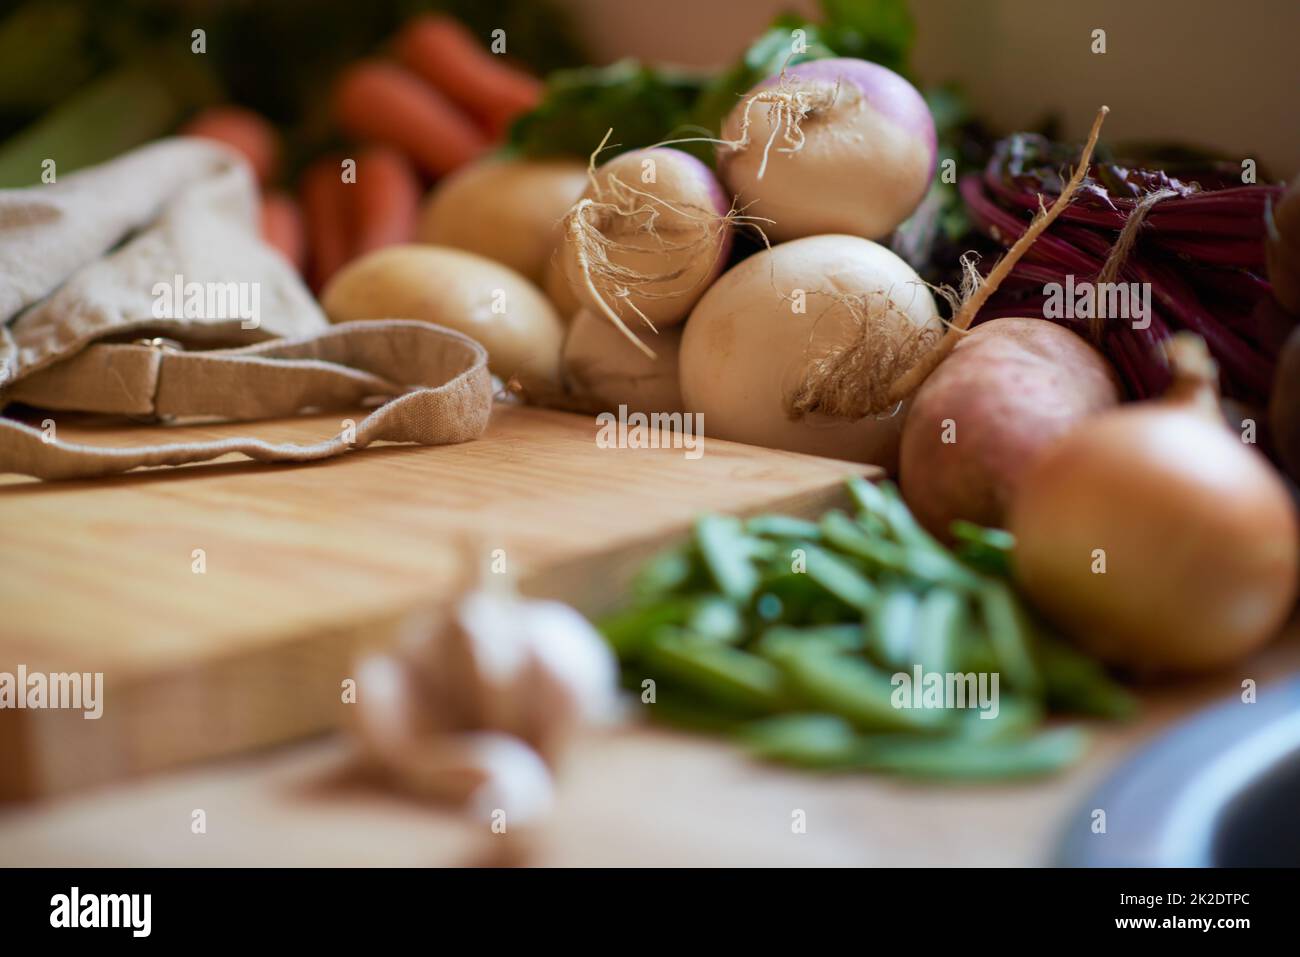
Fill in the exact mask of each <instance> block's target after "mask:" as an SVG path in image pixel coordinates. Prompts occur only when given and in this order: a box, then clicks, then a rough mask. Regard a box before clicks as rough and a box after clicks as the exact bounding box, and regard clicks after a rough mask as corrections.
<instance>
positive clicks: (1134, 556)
mask: <svg viewBox="0 0 1300 957" xmlns="http://www.w3.org/2000/svg"><path fill="white" fill-rule="evenodd" d="M1170 357H1171V360H1172V362H1173V366H1174V376H1175V378H1174V383H1173V385H1172V386H1171V388H1170V390H1169V392H1168V393H1167V394H1166V395H1165V396H1164V397H1163V398H1161V399H1158V400H1154V401H1150V402H1142V403H1137V404H1134V405H1128V406H1123V407H1120V408H1118V409H1115V410H1113V411H1110V412H1105V413H1102V414H1100V415H1098V416H1096V417H1094V418H1091V419H1088V420H1087V421H1085V422H1084V423H1083V424H1081V425H1080V426H1079V427H1078V428H1077V429H1075V430H1073V431H1071V432H1069V433H1067V434H1066V435H1065V436H1064V437H1063V438H1062V439H1060V440H1058V442H1057V443H1055V444H1054V445H1053V446H1051V447H1050V448H1049V449H1048V450H1047V451H1045V452H1044V453H1043V455H1042V456H1041V457H1040V458H1039V459H1038V460H1037V461H1036V462H1035V464H1034V465H1033V466H1032V467H1031V468H1030V471H1029V473H1028V474H1027V475H1026V476H1025V477H1024V480H1023V483H1022V484H1021V487H1020V489H1019V491H1018V493H1017V496H1016V498H1015V500H1014V501H1013V503H1012V508H1011V517H1010V528H1011V531H1012V532H1013V533H1014V534H1015V536H1016V555H1015V565H1016V578H1017V580H1018V582H1019V584H1020V586H1021V587H1022V589H1023V590H1024V592H1025V593H1026V595H1027V596H1028V597H1029V598H1030V600H1031V601H1032V602H1033V603H1034V604H1035V605H1037V606H1038V608H1039V609H1040V610H1041V611H1042V612H1043V613H1044V614H1045V615H1046V616H1047V617H1048V618H1049V619H1050V620H1051V621H1052V622H1053V623H1054V624H1055V625H1057V626H1058V627H1059V628H1060V629H1061V630H1062V631H1064V632H1066V633H1067V634H1069V635H1071V636H1072V637H1073V638H1074V639H1075V640H1076V641H1077V642H1078V643H1079V644H1080V645H1081V646H1083V647H1084V648H1085V649H1086V650H1088V651H1089V652H1091V653H1092V654H1094V655H1096V656H1097V657H1099V658H1101V659H1102V660H1104V661H1106V662H1108V663H1111V664H1113V665H1117V666H1120V667H1123V668H1126V669H1130V670H1132V671H1135V672H1145V673H1150V672H1185V671H1199V670H1205V669H1209V668H1213V667H1216V666H1219V665H1223V664H1226V663H1228V662H1231V661H1234V660H1236V659H1237V658H1240V657H1241V656H1243V655H1245V654H1247V653H1249V652H1251V651H1253V650H1254V649H1256V648H1258V647H1259V646H1260V645H1262V644H1263V643H1264V642H1266V641H1267V640H1268V639H1269V638H1270V637H1272V636H1273V635H1274V634H1276V633H1277V631H1278V629H1279V628H1280V627H1281V625H1282V623H1283V622H1284V621H1285V620H1286V618H1287V615H1288V614H1289V612H1290V611H1291V608H1292V606H1293V605H1294V603H1295V598H1296V578H1297V571H1298V569H1300V555H1298V551H1300V545H1298V544H1297V534H1298V533H1297V524H1296V515H1295V511H1294V506H1293V505H1292V502H1291V499H1290V496H1289V495H1288V494H1287V490H1286V488H1285V486H1284V485H1283V483H1282V481H1281V479H1280V478H1279V477H1278V476H1277V474H1276V473H1275V472H1274V471H1273V470H1272V468H1271V467H1270V466H1269V464H1268V462H1267V461H1266V460H1265V459H1264V457H1263V456H1262V455H1261V454H1260V453H1259V452H1258V451H1256V450H1255V449H1254V448H1253V447H1252V446H1250V445H1248V444H1246V443H1245V442H1243V441H1242V440H1241V438H1240V437H1239V436H1238V435H1237V434H1234V433H1233V432H1232V431H1230V430H1229V429H1228V428H1227V426H1226V424H1225V423H1224V421H1223V419H1222V418H1221V417H1220V413H1219V411H1218V405H1217V388H1216V370H1215V367H1214V364H1213V362H1212V360H1211V359H1210V358H1209V355H1208V354H1207V352H1206V351H1205V346H1204V343H1202V342H1201V341H1200V340H1199V339H1197V338H1196V337H1194V336H1184V335H1179V336H1178V337H1175V341H1174V342H1172V343H1171V345H1170Z"/></svg>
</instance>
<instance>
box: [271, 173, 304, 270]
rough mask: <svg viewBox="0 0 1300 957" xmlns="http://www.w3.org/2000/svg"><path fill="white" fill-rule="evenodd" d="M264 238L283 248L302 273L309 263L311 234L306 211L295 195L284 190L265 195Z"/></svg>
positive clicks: (278, 247)
mask: <svg viewBox="0 0 1300 957" xmlns="http://www.w3.org/2000/svg"><path fill="white" fill-rule="evenodd" d="M262 238H263V239H264V240H266V243H267V245H268V246H271V247H272V248H273V249H277V250H279V252H280V254H281V255H282V256H284V258H285V259H287V260H289V262H291V263H293V267H294V268H295V269H297V270H298V272H302V271H303V267H304V266H305V265H306V264H307V235H306V233H305V232H304V231H303V223H302V214H301V213H300V212H299V210H298V204H297V203H295V202H294V201H293V198H292V197H290V196H287V195H286V194H284V193H279V192H274V193H267V194H266V195H265V196H263V197H262Z"/></svg>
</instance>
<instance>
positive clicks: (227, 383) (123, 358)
mask: <svg viewBox="0 0 1300 957" xmlns="http://www.w3.org/2000/svg"><path fill="white" fill-rule="evenodd" d="M375 397H391V398H388V401H386V402H384V403H383V404H382V405H381V406H379V408H377V409H375V410H374V411H373V412H371V413H370V414H369V415H367V416H366V417H365V418H364V419H362V420H361V421H360V422H358V423H356V427H355V434H353V432H352V430H348V429H344V430H341V431H340V432H339V434H337V435H335V436H334V437H332V438H330V439H327V440H325V441H321V442H316V443H313V444H310V445H298V444H295V443H270V442H265V441H263V440H261V439H257V438H247V437H238V438H228V439H219V440H209V441H200V442H172V443H160V444H156V445H145V446H135V447H130V448H112V447H105V446H94V445H85V444H81V443H75V442H66V441H64V440H62V439H59V438H58V437H57V428H56V429H55V430H54V434H53V435H51V434H50V433H48V432H47V431H46V430H43V429H37V428H34V427H32V426H30V425H26V424H24V423H22V422H18V421H16V420H13V419H8V418H3V417H0V472H16V473H19V474H23V475H31V476H35V477H36V478H41V479H75V478H97V477H100V476H105V475H112V474H115V473H118V472H125V471H127V470H129V469H133V468H137V467H139V466H154V465H183V464H186V463H191V462H205V461H209V460H211V459H214V458H217V457H218V456H222V455H227V454H229V453H232V452H234V453H240V454H243V455H245V456H247V457H248V458H250V459H255V460H257V461H260V462H307V461H313V460H316V459H323V458H329V457H331V456H335V455H340V454H342V453H343V452H346V451H347V450H348V449H352V448H364V447H365V446H367V445H369V444H370V443H372V442H376V441H381V440H382V441H391V442H413V443H418V444H421V445H442V444H448V443H454V442H465V441H469V440H471V439H474V438H477V437H478V436H480V435H482V434H483V432H484V430H485V429H486V428H487V422H488V418H489V416H490V414H491V407H492V380H491V376H490V375H489V373H488V369H487V352H486V350H485V349H484V348H483V347H482V346H481V345H479V344H478V343H477V342H475V341H474V340H473V339H471V338H469V337H468V336H465V335H462V334H461V333H458V332H454V331H452V330H450V329H444V328H442V327H440V326H435V325H431V324H429V323H424V322H414V321H407V320H399V319H384V320H373V321H363V322H351V323H342V324H339V325H336V326H332V327H330V328H328V329H326V330H324V331H322V332H320V333H316V334H312V335H307V336H302V337H297V338H286V339H272V340H268V341H264V342H260V343H257V344H255V345H251V346H245V347H241V348H234V349H214V350H206V351H201V352H188V351H184V349H183V347H181V346H180V344H179V343H175V342H171V341H170V340H159V339H154V340H148V341H137V342H134V343H108V342H100V343H94V344H91V345H89V346H86V347H85V348H83V349H81V350H80V351H79V352H77V353H76V354H75V355H73V356H71V357H70V358H68V359H66V360H64V361H61V362H59V363H58V364H56V365H54V366H51V367H49V368H47V369H44V370H42V371H40V372H39V373H36V374H34V375H31V376H29V377H27V378H25V379H22V380H20V381H19V382H17V383H15V384H14V385H13V387H12V388H11V389H9V390H7V392H6V394H5V401H11V400H18V401H23V402H27V403H30V404H32V405H37V406H41V407H43V408H50V409H56V410H57V409H76V410H78V411H84V412H99V413H108V414H120V415H133V416H145V417H151V418H156V419H160V420H163V421H166V420H169V419H174V418H188V417H194V416H203V417H214V418H220V419H225V420H232V421H247V420H254V419H265V418H274V417H282V416H288V415H294V414H298V413H300V412H302V411H303V410H305V409H322V410H323V409H331V408H345V407H356V406H357V405H358V404H360V403H361V402H363V401H364V400H366V399H370V398H375Z"/></svg>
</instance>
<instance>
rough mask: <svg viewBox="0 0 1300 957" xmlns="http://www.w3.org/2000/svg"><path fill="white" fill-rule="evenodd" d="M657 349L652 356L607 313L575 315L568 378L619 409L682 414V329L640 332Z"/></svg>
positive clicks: (577, 389)
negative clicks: (629, 338) (679, 368)
mask: <svg viewBox="0 0 1300 957" xmlns="http://www.w3.org/2000/svg"><path fill="white" fill-rule="evenodd" d="M640 336H641V340H642V341H643V342H644V343H645V344H646V345H648V346H649V347H650V348H652V349H654V351H655V354H656V358H654V359H651V358H649V357H648V356H646V355H645V354H644V353H642V352H641V351H640V350H639V349H637V348H636V346H634V345H632V343H630V342H628V341H627V339H626V338H625V337H624V336H623V334H622V333H621V332H619V331H618V330H617V329H616V328H614V324H613V323H612V322H610V321H609V320H608V319H606V318H605V317H604V316H599V315H596V314H595V313H594V312H591V311H589V310H587V309H583V310H581V311H580V312H578V314H577V315H575V316H574V317H573V323H572V324H571V325H570V326H569V334H568V336H567V337H566V338H565V340H564V380H565V384H566V385H567V386H568V387H569V390H570V391H571V392H573V393H575V394H577V395H579V396H583V397H586V398H591V399H594V400H595V401H596V402H597V403H600V404H602V405H604V406H606V407H607V409H608V411H611V412H613V411H615V410H617V408H618V407H619V406H620V405H626V406H627V409H628V411H629V412H644V413H646V414H647V415H649V414H650V413H652V412H681V411H682V410H683V406H682V389H681V385H680V383H679V382H678V379H677V355H678V352H679V351H680V350H681V344H682V327H681V326H674V327H672V328H669V329H663V330H661V331H660V332H659V333H658V334H657V335H656V334H655V333H653V332H650V331H649V330H643V331H641V332H640Z"/></svg>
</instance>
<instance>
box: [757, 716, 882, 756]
mask: <svg viewBox="0 0 1300 957" xmlns="http://www.w3.org/2000/svg"><path fill="white" fill-rule="evenodd" d="M740 736H741V740H742V741H743V742H744V743H745V744H746V745H748V747H749V748H750V750H751V751H752V752H753V754H754V756H755V757H758V758H760V759H762V760H765V761H779V762H781V763H783V764H796V765H801V766H803V767H810V768H835V767H844V766H845V765H851V764H852V763H853V761H854V759H855V758H856V756H857V754H858V749H859V748H860V747H861V743H862V738H861V736H860V735H859V734H858V733H857V732H856V731H854V730H853V726H852V725H850V724H849V723H848V722H847V721H845V720H844V719H843V718H840V717H837V716H836V715H833V714H782V715H777V716H775V717H772V718H763V719H761V720H759V721H754V722H751V723H749V724H747V725H744V726H742V727H741V728H740Z"/></svg>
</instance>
